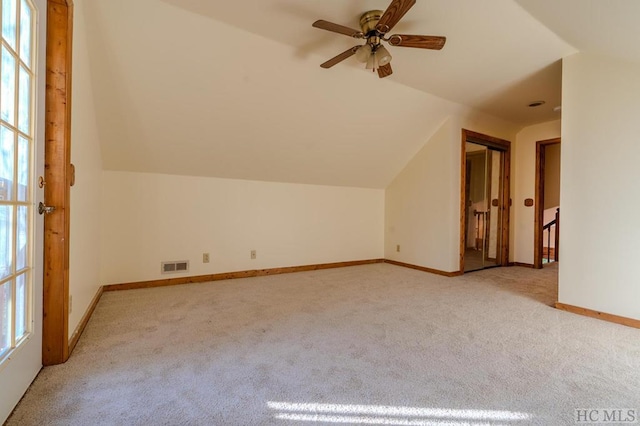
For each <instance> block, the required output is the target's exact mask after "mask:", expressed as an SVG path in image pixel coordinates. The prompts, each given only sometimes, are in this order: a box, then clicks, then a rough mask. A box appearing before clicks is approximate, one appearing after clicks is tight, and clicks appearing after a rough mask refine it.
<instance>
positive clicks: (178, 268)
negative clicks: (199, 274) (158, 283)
mask: <svg viewBox="0 0 640 426" xmlns="http://www.w3.org/2000/svg"><path fill="white" fill-rule="evenodd" d="M161 265H162V273H163V274H175V273H179V272H187V271H188V270H189V261H188V260H179V261H177V262H162V264H161Z"/></svg>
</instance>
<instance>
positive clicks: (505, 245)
mask: <svg viewBox="0 0 640 426" xmlns="http://www.w3.org/2000/svg"><path fill="white" fill-rule="evenodd" d="M467 142H470V143H475V144H478V145H484V146H486V147H489V148H493V149H496V150H498V151H501V152H502V153H504V161H503V164H502V170H501V172H500V180H501V185H500V186H501V187H500V191H501V194H500V195H501V197H500V199H501V202H500V205H499V206H498V209H499V211H500V217H501V219H500V223H499V224H498V227H499V231H500V233H499V235H500V239H499V244H500V253H499V256H498V259H497V260H498V261H499V263H500V265H503V266H506V265H507V264H508V263H509V224H510V218H509V211H510V201H511V198H510V197H511V142H510V141H507V140H504V139H499V138H495V137H493V136H489V135H484V134H482V133H477V132H473V131H471V130H467V129H462V144H461V167H460V170H461V180H460V182H461V184H460V187H461V189H460V271H459V272H460V273H464V252H465V249H466V243H467V236H466V235H465V228H466V222H467V207H466V203H465V201H466V197H465V191H466V179H467V148H466V143H467Z"/></svg>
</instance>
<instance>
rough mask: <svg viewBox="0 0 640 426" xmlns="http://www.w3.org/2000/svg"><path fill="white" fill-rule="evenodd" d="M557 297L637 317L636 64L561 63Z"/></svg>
mask: <svg viewBox="0 0 640 426" xmlns="http://www.w3.org/2000/svg"><path fill="white" fill-rule="evenodd" d="M563 69H564V71H563V74H564V75H563V96H562V98H563V116H562V160H561V161H562V171H561V173H562V179H561V193H560V205H561V206H562V220H561V226H560V241H561V244H560V259H561V260H560V273H559V300H560V302H562V303H567V304H570V305H575V306H581V307H584V308H588V309H593V310H596V311H601V312H607V313H610V314H615V315H620V316H624V317H629V318H634V319H640V303H639V302H640V284H639V283H638V277H640V262H638V259H639V258H640V244H639V243H638V242H639V241H640V227H639V226H638V219H637V218H638V211H639V210H640V201H638V196H637V194H638V182H640V168H638V164H637V162H638V158H640V144H639V143H638V141H637V137H635V135H637V134H638V133H639V132H640V121H639V120H638V114H639V113H640V96H639V94H640V65H639V64H635V63H627V62H623V61H620V60H616V59H612V58H608V57H602V56H595V55H590V54H582V53H581V54H576V55H573V56H571V57H569V58H566V59H565V60H564V64H563Z"/></svg>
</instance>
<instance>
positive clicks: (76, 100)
mask: <svg viewBox="0 0 640 426" xmlns="http://www.w3.org/2000/svg"><path fill="white" fill-rule="evenodd" d="M85 1H86V0H74V6H75V9H74V31H73V33H74V34H73V100H72V108H73V110H72V115H73V119H72V121H71V123H72V127H71V162H72V163H73V164H74V165H75V167H76V184H75V186H73V187H72V188H71V228H70V233H71V235H70V241H69V245H70V254H69V255H70V261H69V269H70V270H69V295H70V296H71V297H72V298H73V306H72V311H71V314H70V315H69V337H71V334H72V333H73V331H74V330H75V328H76V327H77V325H78V323H79V322H80V320H81V318H82V316H83V315H84V313H85V312H86V310H87V308H88V307H89V304H90V303H91V300H92V298H93V297H94V295H95V294H96V292H97V291H98V288H99V286H100V285H101V283H100V275H99V271H100V216H101V214H102V212H101V210H100V203H101V183H102V182H101V176H102V160H101V154H100V140H99V137H98V131H97V126H96V115H95V106H94V97H93V90H92V86H91V77H90V74H89V72H90V69H89V50H88V48H87V42H86V31H87V26H86V25H85V19H84V3H85Z"/></svg>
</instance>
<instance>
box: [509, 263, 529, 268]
mask: <svg viewBox="0 0 640 426" xmlns="http://www.w3.org/2000/svg"><path fill="white" fill-rule="evenodd" d="M510 265H511V266H520V267H521V268H535V266H533V264H531V263H522V262H511V263H510Z"/></svg>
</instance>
